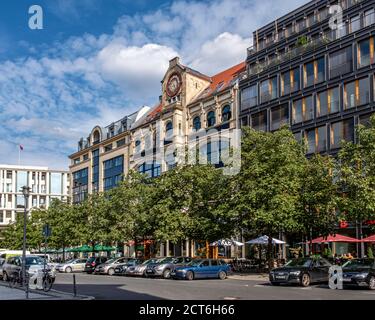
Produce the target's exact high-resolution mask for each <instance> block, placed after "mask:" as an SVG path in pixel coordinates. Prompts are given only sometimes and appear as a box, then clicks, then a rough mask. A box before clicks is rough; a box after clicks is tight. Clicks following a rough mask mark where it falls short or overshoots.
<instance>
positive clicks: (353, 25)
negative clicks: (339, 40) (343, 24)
mask: <svg viewBox="0 0 375 320" xmlns="http://www.w3.org/2000/svg"><path fill="white" fill-rule="evenodd" d="M360 29H361V18H360V16H355V17H353V18H351V19H350V32H356V31H358V30H360Z"/></svg>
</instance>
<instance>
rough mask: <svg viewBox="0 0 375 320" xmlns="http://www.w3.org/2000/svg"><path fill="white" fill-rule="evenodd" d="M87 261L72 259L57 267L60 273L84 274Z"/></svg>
mask: <svg viewBox="0 0 375 320" xmlns="http://www.w3.org/2000/svg"><path fill="white" fill-rule="evenodd" d="M86 262H87V259H72V260H69V261H66V262H65V263H60V264H58V265H57V266H56V271H58V272H65V273H71V272H83V271H84V270H85V265H86Z"/></svg>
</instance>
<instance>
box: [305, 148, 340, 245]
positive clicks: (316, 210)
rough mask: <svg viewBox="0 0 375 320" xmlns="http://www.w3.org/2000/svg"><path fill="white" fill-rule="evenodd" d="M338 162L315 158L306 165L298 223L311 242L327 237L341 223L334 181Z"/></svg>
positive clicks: (328, 158)
mask: <svg viewBox="0 0 375 320" xmlns="http://www.w3.org/2000/svg"><path fill="white" fill-rule="evenodd" d="M334 169H335V162H334V160H333V159H332V158H331V157H327V156H324V157H323V156H321V155H319V154H317V155H314V156H313V157H312V158H311V159H310V160H309V161H306V163H305V166H304V170H303V172H302V176H301V179H302V181H303V183H302V184H301V193H300V205H301V210H300V213H301V215H300V217H299V223H300V225H301V226H302V227H303V233H304V234H305V235H307V238H308V239H309V240H310V251H311V250H312V244H311V240H312V237H313V236H328V235H329V234H331V233H333V232H334V230H335V226H336V224H337V222H338V216H337V214H336V210H337V207H338V200H339V198H338V191H337V185H336V183H335V181H334V176H333V173H334Z"/></svg>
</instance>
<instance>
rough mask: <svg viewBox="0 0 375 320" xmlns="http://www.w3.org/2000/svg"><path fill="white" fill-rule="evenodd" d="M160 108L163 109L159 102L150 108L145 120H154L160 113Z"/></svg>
mask: <svg viewBox="0 0 375 320" xmlns="http://www.w3.org/2000/svg"><path fill="white" fill-rule="evenodd" d="M162 109H163V105H162V104H161V102H160V103H159V104H158V105H156V106H155V107H154V108H152V109H151V111H150V112H149V113H148V115H147V118H146V122H148V121H152V120H154V119H155V118H156V117H157V116H158V115H159V114H160V112H161V111H162Z"/></svg>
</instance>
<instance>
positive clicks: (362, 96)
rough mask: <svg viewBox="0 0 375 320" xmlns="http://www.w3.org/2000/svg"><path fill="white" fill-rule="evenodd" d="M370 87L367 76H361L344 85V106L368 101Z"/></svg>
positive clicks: (354, 105)
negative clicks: (361, 77)
mask: <svg viewBox="0 0 375 320" xmlns="http://www.w3.org/2000/svg"><path fill="white" fill-rule="evenodd" d="M369 90H370V88H369V84H368V78H363V79H360V80H356V81H353V82H350V83H347V84H345V86H344V108H345V109H350V108H354V107H358V106H361V105H364V104H367V103H369V101H370V91H369Z"/></svg>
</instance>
